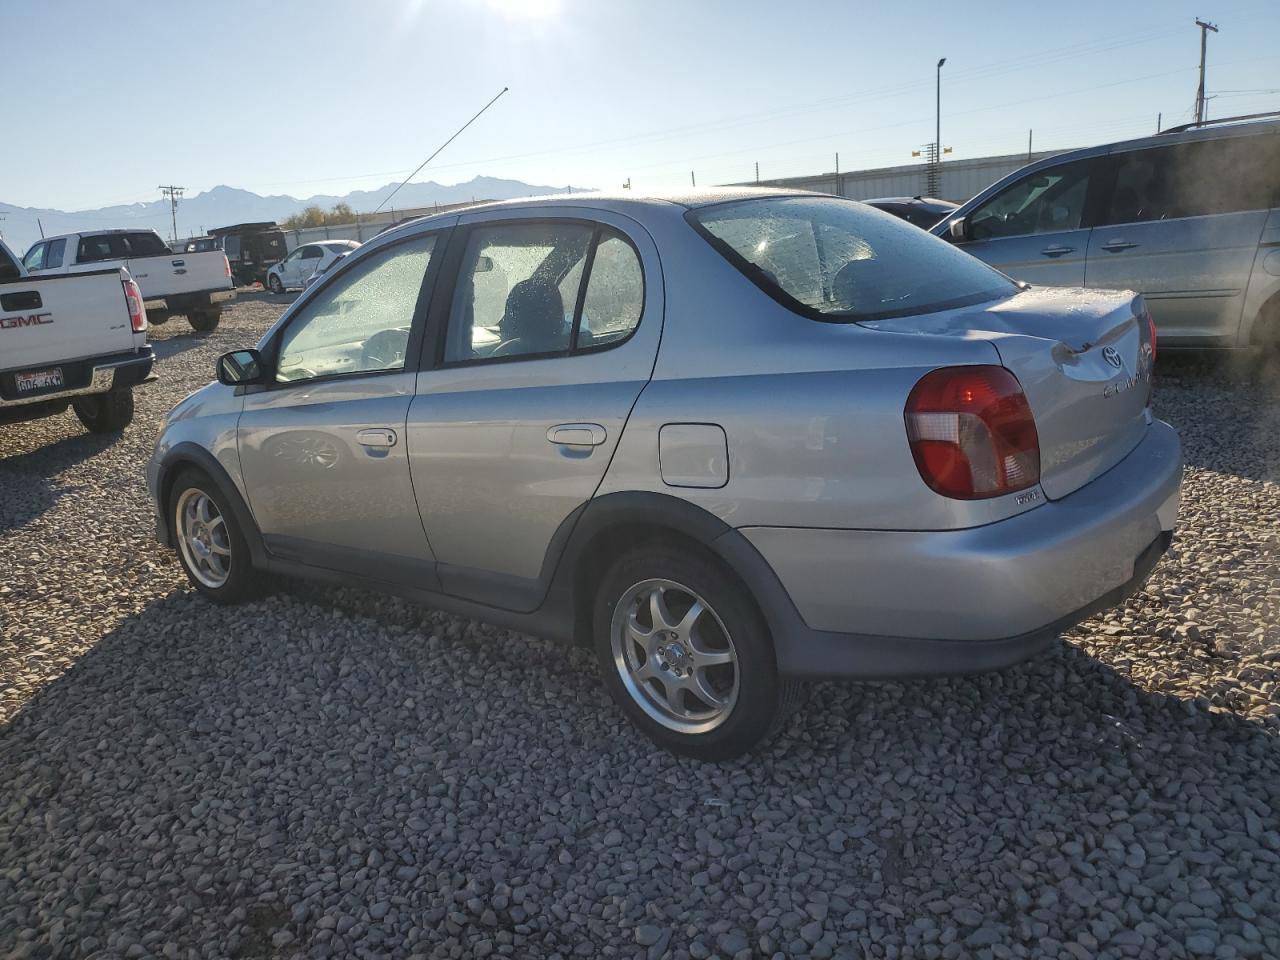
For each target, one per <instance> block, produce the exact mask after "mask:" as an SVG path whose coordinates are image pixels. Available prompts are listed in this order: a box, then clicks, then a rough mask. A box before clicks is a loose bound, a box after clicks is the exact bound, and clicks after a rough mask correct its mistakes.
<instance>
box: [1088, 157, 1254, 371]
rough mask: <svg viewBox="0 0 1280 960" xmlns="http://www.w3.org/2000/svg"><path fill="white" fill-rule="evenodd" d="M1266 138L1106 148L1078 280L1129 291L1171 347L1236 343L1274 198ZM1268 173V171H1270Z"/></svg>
mask: <svg viewBox="0 0 1280 960" xmlns="http://www.w3.org/2000/svg"><path fill="white" fill-rule="evenodd" d="M1276 139H1277V138H1276V137H1274V136H1271V137H1265V138H1264V137H1235V138H1230V139H1218V140H1206V141H1200V142H1192V143H1174V144H1169V145H1159V146H1154V147H1148V148H1146V149H1142V150H1133V151H1129V152H1126V153H1120V154H1116V155H1113V156H1111V157H1109V158H1108V160H1107V161H1106V167H1105V173H1104V174H1102V175H1101V177H1100V179H1101V180H1102V181H1103V182H1104V183H1105V184H1106V188H1105V194H1104V197H1105V199H1104V202H1103V203H1102V204H1101V205H1100V207H1099V218H1098V225H1097V227H1096V228H1095V229H1094V231H1093V235H1092V237H1091V238H1090V242H1089V255H1088V264H1087V266H1086V268H1085V282H1086V284H1087V285H1088V286H1090V287H1101V288H1121V289H1129V290H1136V291H1138V292H1139V293H1141V294H1142V295H1143V296H1144V297H1145V298H1146V300H1147V303H1148V305H1149V306H1150V308H1151V316H1152V319H1154V320H1155V322H1156V327H1157V329H1158V330H1159V331H1160V335H1161V337H1162V338H1163V339H1164V340H1165V342H1167V343H1169V344H1183V345H1196V344H1199V345H1205V346H1234V345H1235V343H1236V337H1237V333H1238V331H1239V327H1240V317H1241V313H1242V310H1243V307H1244V299H1245V293H1246V291H1247V289H1248V286H1249V274H1250V272H1251V270H1252V268H1253V261H1254V259H1255V255H1256V253H1257V249H1258V240H1259V238H1260V237H1261V235H1262V229H1263V226H1264V224H1265V223H1266V220H1267V216H1268V210H1267V208H1268V207H1270V206H1271V203H1272V199H1273V198H1272V196H1271V193H1272V189H1273V184H1272V183H1271V182H1269V178H1270V179H1274V177H1275V173H1274V171H1275V169H1276V166H1274V165H1273V164H1277V165H1280V151H1275V150H1274V148H1272V151H1271V152H1272V153H1273V154H1274V155H1273V156H1271V157H1268V158H1266V159H1267V160H1270V163H1267V162H1265V161H1264V157H1263V156H1260V154H1262V153H1266V152H1267V148H1268V147H1270V146H1271V141H1275V140H1276ZM1268 171H1270V172H1268Z"/></svg>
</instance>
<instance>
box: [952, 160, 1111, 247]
mask: <svg viewBox="0 0 1280 960" xmlns="http://www.w3.org/2000/svg"><path fill="white" fill-rule="evenodd" d="M1092 170H1093V161H1092V160H1081V161H1078V162H1076V163H1064V164H1062V165H1061V166H1058V167H1051V168H1049V169H1048V170H1041V171H1039V172H1037V173H1033V174H1031V175H1030V176H1027V177H1024V178H1023V179H1021V180H1019V181H1018V182H1017V183H1014V184H1011V185H1010V186H1008V187H1006V188H1005V189H1004V190H1002V191H1001V192H1000V193H998V194H997V195H996V196H994V197H992V198H991V199H990V200H988V201H987V202H986V203H984V204H983V205H982V206H980V207H978V208H977V209H975V210H974V211H973V213H971V214H970V215H969V231H970V233H971V235H972V236H973V239H974V240H995V239H999V238H1000V237H1022V236H1027V235H1030V234H1037V233H1057V232H1059V231H1062V230H1077V229H1079V228H1080V225H1081V224H1082V223H1083V222H1084V210H1085V200H1086V198H1087V197H1088V193H1089V179H1090V176H1091V174H1092Z"/></svg>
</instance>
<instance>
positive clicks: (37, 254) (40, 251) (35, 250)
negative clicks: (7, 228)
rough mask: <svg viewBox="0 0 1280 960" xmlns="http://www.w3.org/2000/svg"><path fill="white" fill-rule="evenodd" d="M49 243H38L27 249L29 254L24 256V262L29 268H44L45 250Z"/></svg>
mask: <svg viewBox="0 0 1280 960" xmlns="http://www.w3.org/2000/svg"><path fill="white" fill-rule="evenodd" d="M48 246H49V245H48V244H47V243H37V244H36V245H35V246H34V247H32V248H31V249H30V250H28V251H27V255H26V256H25V257H23V258H22V264H23V266H25V267H26V268H27V269H28V270H43V269H44V252H45V250H46V249H47V248H48Z"/></svg>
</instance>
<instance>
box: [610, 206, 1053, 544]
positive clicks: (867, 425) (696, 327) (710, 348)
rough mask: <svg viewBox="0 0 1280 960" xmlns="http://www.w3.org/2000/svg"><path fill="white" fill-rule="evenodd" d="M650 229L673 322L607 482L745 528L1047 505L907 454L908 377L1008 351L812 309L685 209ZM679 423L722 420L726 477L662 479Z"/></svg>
mask: <svg viewBox="0 0 1280 960" xmlns="http://www.w3.org/2000/svg"><path fill="white" fill-rule="evenodd" d="M650 230H651V232H653V233H654V239H655V240H656V241H657V243H658V247H659V249H660V250H662V251H663V271H664V276H665V281H666V292H667V307H666V323H665V324H664V327H663V335H662V343H661V346H660V348H659V352H658V360H657V365H656V368H655V370H654V377H653V380H652V381H651V382H650V384H649V385H648V386H647V387H646V388H645V389H644V391H643V393H642V394H641V395H640V399H639V401H638V402H637V404H636V407H635V410H634V411H633V412H632V415H631V418H630V420H629V421H628V423H627V427H626V431H625V433H624V434H623V437H622V440H621V442H620V443H619V446H618V450H617V452H616V453H615V455H614V459H613V463H612V464H611V465H610V468H609V471H608V473H607V475H606V477H605V480H604V483H603V484H602V486H601V488H600V491H599V494H598V495H604V494H608V493H614V492H622V491H627V490H641V491H653V492H660V493H666V494H669V495H675V496H680V497H682V498H683V499H685V500H688V501H690V502H692V503H695V504H698V505H699V506H701V507H703V508H704V509H706V510H708V511H709V512H711V513H713V514H714V515H716V516H717V517H720V518H721V519H722V520H724V521H725V522H726V523H728V524H730V525H731V526H734V527H745V526H798V527H833V528H845V529H848V528H858V529H877V530H886V529H888V530H894V529H904V530H934V529H957V528H962V527H967V526H977V525H980V524H984V523H991V522H993V521H995V520H999V519H1003V518H1005V517H1008V516H1012V515H1014V514H1015V513H1020V512H1023V511H1024V510H1027V509H1030V508H1031V507H1032V506H1034V505H1035V502H1043V500H1042V499H1040V500H1038V501H1035V502H1032V503H1019V502H1018V500H1019V499H1022V500H1026V499H1027V498H1026V497H1025V496H1023V494H1013V495H1010V496H1007V497H1000V498H994V499H991V500H980V501H957V500H948V499H946V498H944V497H940V496H938V495H937V494H936V493H934V492H933V491H932V490H930V489H929V488H928V487H927V486H926V485H925V483H924V481H923V480H922V479H921V478H920V474H919V472H918V471H917V469H916V466H915V462H914V460H913V458H912V455H911V450H910V447H909V446H908V443H907V437H906V428H905V425H904V421H903V408H904V406H905V404H906V399H907V395H908V394H909V393H910V391H911V388H912V387H913V386H914V385H915V384H916V382H917V381H918V380H919V378H920V377H921V376H923V375H924V374H925V373H926V372H928V371H929V370H932V369H934V368H936V367H939V366H947V365H952V364H974V363H999V356H998V354H997V353H996V351H995V349H994V348H993V347H992V346H991V345H990V344H989V343H986V342H981V341H977V340H973V341H969V340H964V339H960V338H954V337H942V336H938V337H933V336H914V335H898V334H889V333H883V332H879V331H872V330H867V329H865V328H862V327H859V326H857V325H855V324H842V323H841V324H837V323H823V322H820V321H815V320H810V319H807V318H805V317H802V316H799V315H798V314H795V313H792V312H791V311H790V310H787V309H786V308H785V307H783V306H781V305H780V304H778V303H776V302H775V301H774V300H772V299H771V298H770V297H769V296H767V295H766V294H765V293H763V292H762V291H761V290H760V289H759V288H757V287H756V286H755V285H754V284H753V283H752V282H751V281H750V280H748V279H747V278H746V277H744V276H743V275H742V274H740V273H739V272H738V271H737V270H736V269H735V268H734V267H733V266H731V265H730V264H729V263H728V262H727V261H725V260H723V259H722V258H721V257H720V255H719V254H718V253H716V252H715V251H714V250H713V249H712V248H711V247H710V245H708V244H707V243H706V242H705V241H704V240H703V239H702V238H701V237H700V236H698V235H697V234H696V233H695V232H694V231H693V229H692V228H691V227H690V226H689V225H688V224H687V223H685V222H684V220H683V218H681V217H679V216H673V217H666V218H663V219H662V222H661V223H655V224H652V225H650ZM670 423H711V424H718V425H719V426H721V427H722V428H723V429H724V432H725V436H726V438H727V445H728V460H729V469H728V474H729V478H728V482H727V483H726V484H725V485H724V486H723V487H720V488H716V489H705V488H703V489H699V488H692V487H674V486H670V485H668V484H666V483H664V482H663V480H662V477H661V471H660V464H659V431H660V430H661V428H662V426H663V425H665V424H670ZM1023 493H1024V494H1025V493H1026V491H1024V492H1023Z"/></svg>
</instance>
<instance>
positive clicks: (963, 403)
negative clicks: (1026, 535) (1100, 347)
mask: <svg viewBox="0 0 1280 960" xmlns="http://www.w3.org/2000/svg"><path fill="white" fill-rule="evenodd" d="M905 413H906V421H907V439H908V441H909V442H910V444H911V453H912V455H913V456H914V457H915V461H916V468H917V469H918V470H919V471H920V476H921V477H922V478H923V479H924V482H925V483H927V484H928V485H929V486H930V487H931V488H932V489H933V490H935V491H937V492H938V493H940V494H942V495H943V496H944V497H952V498H954V499H957V500H980V499H984V498H986V497H999V496H1002V495H1004V494H1006V493H1013V492H1014V491H1016V490H1025V489H1026V488H1027V487H1033V486H1035V485H1036V484H1037V483H1039V482H1040V437H1039V434H1037V433H1036V421H1035V418H1034V417H1032V415H1031V407H1030V406H1028V404H1027V397H1026V394H1024V393H1023V392H1022V385H1021V384H1020V383H1018V378H1017V377H1015V376H1014V375H1013V374H1012V373H1010V372H1009V371H1008V370H1006V369H1005V368H1004V367H996V366H972V367H943V368H941V369H939V370H934V371H933V372H932V373H929V374H926V375H925V376H924V377H922V378H921V379H920V382H919V383H917V384H916V385H915V387H914V388H913V389H912V391H911V395H910V396H909V397H908V398H907V407H906V411H905Z"/></svg>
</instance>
